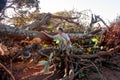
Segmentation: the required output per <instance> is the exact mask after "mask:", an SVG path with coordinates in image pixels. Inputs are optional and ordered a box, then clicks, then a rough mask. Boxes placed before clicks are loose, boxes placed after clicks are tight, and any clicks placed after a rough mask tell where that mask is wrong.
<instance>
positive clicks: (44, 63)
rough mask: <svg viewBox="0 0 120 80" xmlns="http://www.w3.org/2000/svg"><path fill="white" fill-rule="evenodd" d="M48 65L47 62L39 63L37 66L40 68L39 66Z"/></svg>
mask: <svg viewBox="0 0 120 80" xmlns="http://www.w3.org/2000/svg"><path fill="white" fill-rule="evenodd" d="M47 63H48V61H41V62H39V63H38V66H41V65H46V64H47Z"/></svg>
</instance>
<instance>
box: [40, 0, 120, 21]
mask: <svg viewBox="0 0 120 80" xmlns="http://www.w3.org/2000/svg"><path fill="white" fill-rule="evenodd" d="M40 7H41V12H51V13H54V12H57V11H64V10H68V11H69V10H73V9H76V10H77V11H82V10H86V9H91V10H92V12H93V13H95V14H97V15H100V16H101V17H103V18H105V19H108V20H113V19H114V18H115V17H116V16H117V15H120V0H40Z"/></svg>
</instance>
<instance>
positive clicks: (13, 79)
mask: <svg viewBox="0 0 120 80" xmlns="http://www.w3.org/2000/svg"><path fill="white" fill-rule="evenodd" d="M0 66H1V67H2V68H3V69H4V70H5V71H6V72H7V73H8V74H9V75H10V76H11V78H12V80H15V78H14V76H13V74H12V73H11V72H10V71H9V70H8V69H7V68H6V67H5V66H4V65H3V64H2V63H0Z"/></svg>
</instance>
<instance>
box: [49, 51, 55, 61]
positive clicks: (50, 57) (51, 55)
mask: <svg viewBox="0 0 120 80" xmlns="http://www.w3.org/2000/svg"><path fill="white" fill-rule="evenodd" d="M53 55H54V52H52V53H51V54H50V56H49V60H50V61H51V59H52V57H53Z"/></svg>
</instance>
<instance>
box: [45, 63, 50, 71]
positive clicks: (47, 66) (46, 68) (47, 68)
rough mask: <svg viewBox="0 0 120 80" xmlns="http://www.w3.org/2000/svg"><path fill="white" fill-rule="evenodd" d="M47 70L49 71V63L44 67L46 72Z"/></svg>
mask: <svg viewBox="0 0 120 80" xmlns="http://www.w3.org/2000/svg"><path fill="white" fill-rule="evenodd" d="M47 71H49V63H47V64H46V65H45V67H44V72H47Z"/></svg>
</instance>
